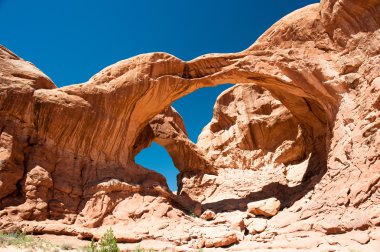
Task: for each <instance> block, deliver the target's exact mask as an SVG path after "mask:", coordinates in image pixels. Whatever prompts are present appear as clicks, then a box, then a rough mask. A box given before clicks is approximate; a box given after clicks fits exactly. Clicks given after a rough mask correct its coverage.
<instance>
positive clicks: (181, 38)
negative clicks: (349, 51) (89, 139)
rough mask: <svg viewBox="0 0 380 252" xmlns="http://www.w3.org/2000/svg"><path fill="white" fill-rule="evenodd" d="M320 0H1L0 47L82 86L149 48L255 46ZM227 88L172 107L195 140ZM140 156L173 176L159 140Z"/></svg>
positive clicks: (176, 51) (199, 50)
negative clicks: (263, 36)
mask: <svg viewBox="0 0 380 252" xmlns="http://www.w3.org/2000/svg"><path fill="white" fill-rule="evenodd" d="M315 2H318V1H316V0H265V1H260V0H228V1H227V0H191V1H185V0H145V1H144V0H133V1H132V0H107V1H106V0H102V1H101V0H65V1H62V0H61V1H59V0H38V1H30V0H0V24H1V26H0V44H3V45H4V46H6V47H7V48H9V49H10V50H12V51H13V52H15V53H16V54H18V55H19V56H20V57H22V58H24V59H26V60H29V61H31V62H33V63H34V64H35V65H36V66H37V67H39V68H40V69H41V70H42V71H43V72H44V73H45V74H47V75H48V76H49V77H50V78H51V79H52V80H53V81H54V82H55V83H56V85H57V86H59V87H61V86H65V85H70V84H73V83H81V82H84V81H86V80H88V79H89V78H90V77H91V76H92V75H94V74H95V73H97V72H99V71H100V70H101V69H103V68H104V67H106V66H108V65H110V64H113V63H115V62H117V61H119V60H122V59H126V58H129V57H132V56H135V55H137V54H141V53H147V52H156V51H161V52H168V53H171V54H173V55H175V56H177V57H179V58H181V59H183V60H190V59H193V58H195V57H197V56H199V55H202V54H205V53H211V52H237V51H241V50H244V49H245V48H247V47H249V46H250V45H251V44H252V43H253V42H254V41H255V40H256V39H257V38H258V37H259V36H260V35H261V34H262V33H263V32H264V31H265V30H267V29H268V28H269V27H270V26H271V25H272V24H273V23H275V22H276V21H277V20H278V19H280V18H281V17H283V16H285V15H286V14H288V13H290V12H292V11H293V10H296V9H298V8H300V7H303V6H306V5H308V4H311V3H315ZM227 87H229V85H225V86H219V87H216V88H205V89H201V90H198V91H197V92H195V93H192V94H190V95H188V96H186V97H184V98H182V99H181V100H179V101H176V102H175V103H174V104H173V106H174V107H175V108H176V109H177V111H179V112H180V114H181V115H182V117H183V118H184V121H185V124H186V127H187V130H188V132H189V135H190V138H191V139H192V140H193V141H196V139H197V137H198V135H199V133H200V132H201V130H202V128H203V127H204V126H205V125H206V124H207V123H208V122H209V121H210V119H211V117H212V108H213V106H214V103H215V99H216V97H217V96H218V95H219V94H220V93H221V92H222V91H223V90H224V89H226V88H227ZM136 161H137V162H138V163H139V164H141V165H143V166H145V167H147V168H150V169H154V170H157V171H159V172H160V173H162V174H164V175H165V176H166V177H167V180H168V184H169V186H170V187H171V188H172V189H173V190H176V179H175V176H176V174H177V173H178V172H177V170H176V169H175V168H174V167H173V164H172V162H171V159H170V157H169V156H168V154H167V153H166V151H165V150H164V149H163V148H162V147H159V146H158V145H156V144H153V146H152V147H151V148H149V149H145V150H144V151H142V152H141V153H140V154H139V155H138V157H137V158H136Z"/></svg>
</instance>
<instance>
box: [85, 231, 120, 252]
mask: <svg viewBox="0 0 380 252" xmlns="http://www.w3.org/2000/svg"><path fill="white" fill-rule="evenodd" d="M87 251H88V252H120V249H119V247H118V246H117V241H116V238H115V236H114V234H113V231H112V229H111V228H110V229H108V230H107V232H106V233H105V234H104V235H103V236H102V237H101V238H100V240H99V242H95V241H94V240H91V243H90V245H89V246H88V248H87Z"/></svg>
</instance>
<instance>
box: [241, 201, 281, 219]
mask: <svg viewBox="0 0 380 252" xmlns="http://www.w3.org/2000/svg"><path fill="white" fill-rule="evenodd" d="M280 207H281V202H280V201H279V200H278V199H276V198H269V199H265V200H260V201H256V202H251V203H248V205H247V208H248V209H247V211H248V212H249V213H253V214H254V215H263V216H266V217H272V216H274V215H276V214H277V213H278V211H279V210H280Z"/></svg>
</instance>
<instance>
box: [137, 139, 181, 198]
mask: <svg viewBox="0 0 380 252" xmlns="http://www.w3.org/2000/svg"><path fill="white" fill-rule="evenodd" d="M135 161H136V163H137V164H139V165H142V166H143V167H147V168H148V169H152V170H154V171H156V172H158V173H160V174H162V175H163V176H164V177H165V178H166V182H167V184H168V186H169V189H170V190H171V191H172V192H173V193H176V192H177V190H178V185H177V175H178V173H179V171H178V170H177V168H176V167H175V166H174V165H173V161H172V159H171V157H170V156H169V154H168V152H167V151H166V150H165V149H164V148H163V147H162V146H160V145H158V144H156V143H155V142H153V143H152V144H151V146H149V147H147V148H145V149H143V150H142V151H141V152H140V153H139V154H137V155H136V157H135Z"/></svg>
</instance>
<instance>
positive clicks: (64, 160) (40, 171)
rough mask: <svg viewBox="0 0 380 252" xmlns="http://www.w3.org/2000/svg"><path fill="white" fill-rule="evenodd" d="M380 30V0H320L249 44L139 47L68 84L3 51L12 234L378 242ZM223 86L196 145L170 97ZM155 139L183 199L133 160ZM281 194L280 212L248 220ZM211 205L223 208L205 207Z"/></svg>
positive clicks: (5, 188)
mask: <svg viewBox="0 0 380 252" xmlns="http://www.w3.org/2000/svg"><path fill="white" fill-rule="evenodd" d="M379 28H380V2H378V1H374V0H364V1H355V0H341V1H336V0H322V2H321V3H320V4H314V5H310V6H307V7H305V8H302V9H300V10H298V11H295V12H294V13H291V14H289V15H288V16H286V17H284V18H283V19H281V20H280V21H278V22H277V23H276V24H274V25H273V26H272V27H271V28H270V29H269V30H268V31H267V32H265V33H264V34H263V35H262V36H261V37H260V38H259V39H258V40H257V41H256V42H255V43H254V44H253V45H252V46H251V47H250V48H248V49H247V50H245V51H242V52H239V53H232V54H210V55H204V56H202V57H199V58H197V59H194V60H192V61H189V62H184V61H182V60H180V59H178V58H176V57H174V56H172V55H169V54H165V53H152V54H144V55H139V56H136V57H133V58H131V59H127V60H123V61H120V62H118V63H116V64H114V65H111V66H109V67H107V68H105V69H104V70H102V71H101V72H99V73H98V74H96V75H95V76H93V77H92V78H91V79H90V80H89V81H88V82H86V83H83V84H78V85H71V86H67V87H63V88H57V87H56V86H55V85H54V84H53V82H52V81H51V80H50V79H49V78H48V77H47V76H46V75H44V74H43V73H41V72H40V71H39V70H38V69H37V68H36V67H35V66H33V65H32V64H31V63H29V62H26V61H24V60H22V59H21V58H19V57H18V56H16V55H15V54H14V53H12V52H10V51H9V50H8V49H6V48H4V47H1V48H0V208H1V209H2V210H1V211H0V229H1V230H14V229H21V230H23V231H25V232H30V233H51V234H68V235H77V236H78V237H80V238H83V239H84V238H86V239H89V238H91V237H95V238H99V237H100V236H101V234H102V233H103V232H104V231H105V230H106V229H107V228H108V227H109V226H112V228H113V229H114V231H115V234H116V236H117V238H118V240H119V241H122V242H138V241H141V240H144V239H157V240H163V241H170V242H172V243H173V244H175V245H178V246H179V245H182V246H192V247H203V246H206V247H213V246H214V247H220V246H230V245H231V244H234V243H240V244H239V245H236V246H234V249H246V248H247V247H249V248H250V249H253V248H257V249H266V248H301V249H306V248H311V247H312V248H317V247H318V249H335V248H341V247H349V248H356V247H360V248H364V249H373V248H376V246H378V245H379V244H378V243H379V235H378V233H379V230H378V228H377V226H378V225H379V223H380V194H379V190H378V189H379V187H380V158H379V155H380V154H379V149H380V133H379V128H380V119H379V117H380V112H379V109H380V98H379V94H380V77H379V75H380V67H379V66H380V57H379V55H380V47H379V41H380V30H379ZM223 83H234V84H239V85H237V86H234V87H233V88H230V89H229V90H227V91H225V92H224V93H222V94H221V95H220V96H219V98H218V100H217V101H216V105H215V108H214V116H213V119H212V121H211V122H210V123H209V124H208V125H207V126H206V127H205V129H204V130H203V132H202V133H201V135H200V137H199V141H198V142H197V143H192V142H191V141H190V140H189V139H188V137H187V133H186V129H185V126H184V124H183V121H182V119H181V117H180V115H179V114H178V113H177V112H175V110H174V109H173V108H171V107H170V105H171V104H172V103H173V101H175V100H177V99H179V98H181V97H182V96H184V95H186V94H188V93H190V92H192V91H194V90H196V89H198V88H201V87H206V86H215V85H218V84H223ZM152 141H156V142H157V143H158V144H160V145H162V146H164V147H165V148H166V149H167V151H168V152H169V154H170V155H171V157H172V158H173V162H174V164H175V165H176V167H177V168H178V169H179V171H180V175H179V176H178V180H179V181H178V182H179V191H178V195H174V194H172V193H171V192H170V190H169V189H168V187H167V184H166V181H165V178H164V177H163V176H162V175H160V174H158V173H156V172H154V171H151V170H149V169H146V168H144V167H141V166H139V165H137V164H136V163H135V162H134V157H135V155H136V154H137V153H138V152H139V151H141V150H142V149H143V148H145V147H147V146H149V144H150V143H151V142H152ZM271 197H275V198H276V199H278V200H279V202H280V204H281V209H280V211H279V212H278V213H277V214H276V215H275V216H273V217H271V218H270V217H269V216H268V219H265V220H263V219H260V220H259V219H255V218H257V217H255V216H251V215H249V214H247V212H246V210H247V205H248V204H249V203H251V202H257V201H260V200H264V199H268V198H271ZM202 209H203V210H206V209H209V210H210V211H213V212H214V213H215V218H214V219H213V220H210V221H206V220H203V219H200V218H195V217H193V216H192V214H191V213H194V214H195V215H198V216H200V215H201V212H202ZM351 232H352V233H351ZM305 239H307V241H305ZM368 251H369V250H368ZM375 251H376V250H375Z"/></svg>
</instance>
